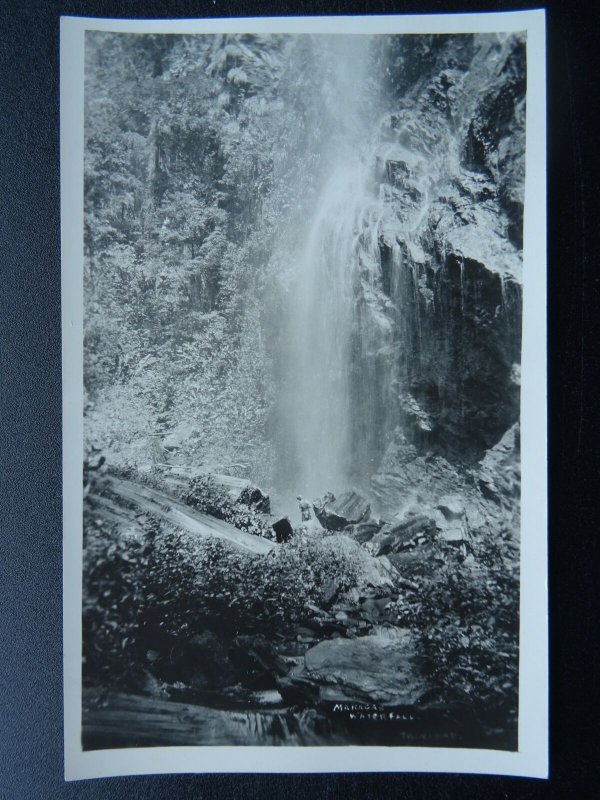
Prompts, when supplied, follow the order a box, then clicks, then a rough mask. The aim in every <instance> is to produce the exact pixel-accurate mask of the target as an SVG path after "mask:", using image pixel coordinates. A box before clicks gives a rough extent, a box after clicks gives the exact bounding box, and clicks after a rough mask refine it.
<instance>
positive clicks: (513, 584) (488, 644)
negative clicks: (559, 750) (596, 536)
mask: <svg viewBox="0 0 600 800" xmlns="http://www.w3.org/2000/svg"><path fill="white" fill-rule="evenodd" d="M444 559H445V563H444V564H443V565H442V566H440V568H439V569H438V570H437V572H436V573H435V574H434V576H433V577H432V578H431V579H430V580H428V581H427V582H426V583H423V585H422V586H421V587H420V589H419V592H418V593H417V594H416V595H415V596H413V597H411V598H410V599H409V597H408V596H407V597H401V598H400V599H399V600H398V603H397V605H396V608H395V611H396V615H397V622H398V623H399V624H402V625H406V626H408V627H411V628H412V629H413V630H414V631H415V633H416V635H417V637H418V639H419V641H420V644H421V648H422V652H423V654H424V655H425V656H426V657H427V661H428V663H429V666H430V669H431V675H432V678H433V679H434V680H435V681H436V682H437V683H438V684H440V685H443V686H446V687H448V688H452V689H459V690H461V691H462V692H464V693H465V694H467V695H469V696H470V697H471V698H472V699H473V700H476V701H481V702H482V703H484V704H485V705H486V706H503V707H505V708H507V709H509V714H510V715H513V716H514V715H516V711H517V697H518V694H517V693H518V635H519V573H518V562H517V561H516V560H512V559H511V558H507V557H506V554H505V551H504V548H503V547H502V544H500V543H497V542H495V541H494V540H492V539H483V540H481V541H479V542H478V543H475V544H474V546H473V557H472V558H468V559H466V560H464V561H463V560H462V559H461V558H460V557H459V556H458V555H457V554H453V553H451V552H448V551H446V552H445V553H444Z"/></svg>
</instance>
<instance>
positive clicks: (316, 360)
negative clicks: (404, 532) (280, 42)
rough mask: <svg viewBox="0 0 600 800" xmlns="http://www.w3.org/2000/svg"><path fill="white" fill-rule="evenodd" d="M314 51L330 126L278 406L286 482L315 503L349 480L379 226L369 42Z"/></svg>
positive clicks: (296, 259) (344, 41) (300, 252)
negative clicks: (363, 292) (361, 284)
mask: <svg viewBox="0 0 600 800" xmlns="http://www.w3.org/2000/svg"><path fill="white" fill-rule="evenodd" d="M315 44H316V47H317V49H318V51H319V53H320V57H321V64H322V67H321V68H322V69H323V94H324V96H325V97H326V102H327V108H328V111H329V115H330V118H331V120H333V125H332V127H331V130H328V131H325V135H324V136H323V137H322V138H323V142H322V145H321V147H322V152H321V153H320V154H319V155H320V163H322V164H325V165H326V167H325V168H324V170H323V173H324V174H323V175H322V180H321V182H320V190H319V193H318V197H317V200H316V203H315V205H314V207H313V210H312V213H311V214H310V215H309V217H308V218H307V219H306V220H305V222H304V234H303V235H302V236H301V237H300V244H299V246H297V247H296V249H295V251H294V252H293V253H292V257H291V260H290V264H289V270H290V273H291V275H290V280H289V288H288V294H287V300H286V304H285V317H286V322H285V324H284V326H283V330H282V332H281V333H282V342H281V347H282V360H283V362H284V367H283V375H282V396H281V398H280V417H281V436H280V438H281V442H280V448H281V450H282V452H283V458H282V460H283V461H284V462H285V463H284V464H283V467H282V475H281V476H280V477H283V480H284V481H286V482H287V484H288V486H290V485H292V486H293V487H294V490H295V492H296V491H297V492H301V493H302V494H307V495H308V496H309V497H310V496H315V495H317V494H322V493H323V492H324V491H325V490H326V489H333V490H335V491H341V490H342V489H343V488H345V487H346V486H347V482H348V476H349V473H350V472H351V469H350V467H351V460H352V453H353V451H352V435H353V434H352V425H351V391H352V380H353V378H352V376H351V363H352V347H353V328H354V326H355V322H356V319H355V317H356V311H355V305H356V286H357V281H358V280H359V278H360V274H359V272H360V269H361V257H360V253H361V249H362V250H365V249H368V247H369V244H370V245H371V246H372V244H373V242H372V241H369V240H370V239H371V240H372V239H373V237H375V242H376V236H377V233H376V231H377V223H378V221H377V218H376V213H375V215H374V213H373V207H374V205H376V204H377V197H376V196H374V195H373V190H372V187H371V182H370V176H369V161H370V159H369V158H368V156H367V155H366V153H365V149H366V147H365V143H366V142H367V143H368V141H369V129H368V125H369V124H370V125H371V127H372V122H373V121H372V120H369V119H365V113H364V112H365V108H364V105H362V103H363V100H364V97H365V94H366V92H365V81H366V79H367V72H368V47H369V42H368V39H367V38H366V37H361V36H357V37H327V39H322V40H321V41H320V42H316V43H315ZM369 231H370V234H369ZM363 266H364V265H363Z"/></svg>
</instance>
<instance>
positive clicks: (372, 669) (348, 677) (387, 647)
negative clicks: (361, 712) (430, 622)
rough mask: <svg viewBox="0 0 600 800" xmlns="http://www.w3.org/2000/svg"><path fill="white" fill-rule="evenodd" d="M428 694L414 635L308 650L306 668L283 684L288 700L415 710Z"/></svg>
mask: <svg viewBox="0 0 600 800" xmlns="http://www.w3.org/2000/svg"><path fill="white" fill-rule="evenodd" d="M427 689H428V686H427V682H426V680H425V678H424V676H423V674H422V672H421V669H420V666H419V662H418V658H417V655H416V651H415V647H414V644H413V643H412V639H411V637H410V634H408V633H405V635H403V636H402V635H399V636H398V638H396V639H392V638H389V639H388V638H384V637H383V636H380V635H368V636H362V637H358V638H354V639H332V640H328V641H325V642H321V643H320V644H318V645H316V647H313V648H311V649H310V650H308V651H307V652H306V654H305V656H304V665H303V666H301V667H299V668H297V669H295V670H293V671H292V672H291V673H290V674H289V675H288V676H287V677H286V678H283V679H282V680H281V681H280V682H279V690H280V692H281V694H282V696H283V697H284V699H287V700H290V699H291V698H292V697H295V698H296V699H300V698H302V699H303V700H304V701H305V702H306V700H307V699H309V698H310V699H311V700H312V701H313V702H317V703H319V704H321V705H328V704H329V703H330V702H331V701H332V698H334V695H335V698H334V699H335V700H336V702H358V703H377V704H378V705H383V706H389V707H393V706H406V705H413V704H414V703H415V702H416V701H417V700H418V699H419V698H420V697H421V696H422V695H423V694H424V693H425V691H426V690H427Z"/></svg>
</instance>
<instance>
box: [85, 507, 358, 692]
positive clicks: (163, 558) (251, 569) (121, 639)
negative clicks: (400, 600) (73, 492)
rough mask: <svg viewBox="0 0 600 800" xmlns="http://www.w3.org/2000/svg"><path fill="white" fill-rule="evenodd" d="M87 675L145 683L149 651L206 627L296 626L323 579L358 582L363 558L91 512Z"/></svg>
mask: <svg viewBox="0 0 600 800" xmlns="http://www.w3.org/2000/svg"><path fill="white" fill-rule="evenodd" d="M86 531H87V534H86V540H87V541H86V551H85V563H84V600H85V602H84V614H83V630H84V637H83V638H84V676H85V677H86V678H87V679H88V680H91V681H99V682H104V681H107V680H108V681H109V682H110V683H111V684H117V685H118V684H121V685H127V686H131V685H134V686H135V685H138V684H139V682H140V680H141V679H142V677H143V673H144V670H145V669H148V668H149V667H151V661H149V659H148V653H149V652H150V653H152V652H154V651H158V652H161V653H165V652H166V653H168V652H169V650H170V649H171V648H173V647H175V646H176V645H177V644H178V643H181V642H182V641H184V640H186V639H189V638H191V637H192V636H194V635H195V634H196V633H199V632H201V631H204V630H206V629H210V630H213V631H214V632H215V633H217V634H218V635H219V636H221V637H223V638H224V639H231V638H233V637H235V636H237V635H239V634H263V635H268V636H270V637H272V636H273V635H274V634H283V635H284V636H285V635H286V634H287V633H288V632H289V631H290V628H292V626H293V625H294V623H295V622H297V621H298V620H300V619H301V618H302V616H303V615H304V612H305V606H306V603H308V602H313V603H317V604H318V603H320V602H321V601H322V598H323V591H324V587H326V586H327V584H328V583H330V582H331V581H335V582H336V584H337V586H338V587H339V590H340V591H342V592H343V591H347V590H348V589H350V588H351V587H352V586H354V585H355V584H356V581H357V579H358V565H357V563H355V561H354V560H353V558H352V557H351V556H350V555H348V554H347V553H344V552H342V551H339V552H337V551H336V550H334V549H332V548H331V547H327V546H326V543H323V542H321V541H320V540H308V541H306V540H300V539H298V540H293V541H291V542H289V543H287V544H286V545H282V546H281V547H279V548H277V550H275V551H274V552H273V553H271V554H269V555H267V556H257V555H254V554H252V553H245V552H242V551H238V550H235V549H233V548H231V547H230V546H228V545H227V544H225V543H223V542H221V541H219V540H217V539H198V538H196V537H193V536H191V535H190V534H188V533H185V532H181V531H178V530H176V529H174V528H173V527H171V526H167V525H164V524H163V525H161V524H159V523H158V522H156V521H151V522H150V524H149V526H148V528H147V532H146V535H145V537H142V538H140V537H134V536H123V535H122V533H119V531H118V529H116V528H113V529H110V528H109V527H108V526H107V525H106V524H102V523H101V522H98V521H97V520H94V519H93V517H92V516H91V515H89V518H86Z"/></svg>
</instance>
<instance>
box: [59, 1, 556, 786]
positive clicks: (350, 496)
mask: <svg viewBox="0 0 600 800" xmlns="http://www.w3.org/2000/svg"><path fill="white" fill-rule="evenodd" d="M544 37H545V29H544V12H543V11H528V12H515V13H512V12H511V13H501V14H471V15H439V16H381V17H377V16H364V17H319V18H310V17H305V18H302V17H298V18H256V19H228V20H220V19H212V20H154V21H148V20H145V21H144V20H108V19H106V20H100V19H85V18H70V17H64V18H63V19H62V23H61V170H62V259H63V261H62V280H63V289H62V297H63V386H64V637H65V657H64V659H65V660H64V668H65V774H66V777H67V779H79V778H86V777H101V776H109V775H125V774H144V773H168V772H350V771H359V772H366V771H378V772H401V771H411V772H415V771H416V772H475V773H496V774H506V775H525V776H535V777H546V776H547V770H548V765H547V691H548V686H547V680H548V679H547V615H546V609H547V596H546V330H545V310H546V309H545V297H546V252H545V225H546V220H545V191H546V189H545V163H546V148H545V52H544Z"/></svg>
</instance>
